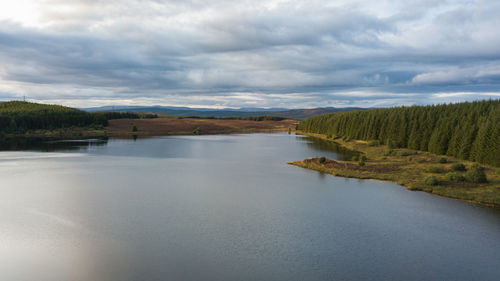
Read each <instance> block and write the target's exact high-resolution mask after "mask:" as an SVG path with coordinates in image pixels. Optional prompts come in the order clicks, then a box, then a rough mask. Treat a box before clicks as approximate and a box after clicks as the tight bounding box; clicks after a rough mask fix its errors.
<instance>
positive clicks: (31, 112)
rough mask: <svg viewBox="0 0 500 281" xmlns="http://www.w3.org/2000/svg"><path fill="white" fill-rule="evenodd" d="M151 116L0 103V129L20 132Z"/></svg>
mask: <svg viewBox="0 0 500 281" xmlns="http://www.w3.org/2000/svg"><path fill="white" fill-rule="evenodd" d="M142 115H143V116H142ZM141 117H143V118H154V117H157V116H156V115H154V116H153V115H150V114H149V115H148V114H141V115H139V114H136V113H130V112H95V113H89V112H85V111H82V110H78V109H75V108H71V107H65V106H60V105H48V104H38V103H30V102H23V101H10V102H2V103H0V132H7V133H13V132H23V131H26V130H33V129H55V128H68V127H73V126H74V127H85V126H90V125H101V126H106V125H107V124H108V120H110V119H120V118H133V119H136V118H141Z"/></svg>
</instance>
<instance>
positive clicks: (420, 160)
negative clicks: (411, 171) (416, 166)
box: [417, 158, 425, 163]
mask: <svg viewBox="0 0 500 281" xmlns="http://www.w3.org/2000/svg"><path fill="white" fill-rule="evenodd" d="M417 162H418V163H424V162H425V159H424V158H419V159H418V160H417Z"/></svg>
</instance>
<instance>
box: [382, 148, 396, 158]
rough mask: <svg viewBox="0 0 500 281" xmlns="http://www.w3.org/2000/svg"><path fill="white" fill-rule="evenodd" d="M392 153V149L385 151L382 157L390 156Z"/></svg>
mask: <svg viewBox="0 0 500 281" xmlns="http://www.w3.org/2000/svg"><path fill="white" fill-rule="evenodd" d="M393 152H394V151H393V150H392V149H387V150H386V151H385V153H384V156H389V155H392V153H393Z"/></svg>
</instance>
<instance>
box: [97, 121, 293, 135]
mask: <svg viewBox="0 0 500 281" xmlns="http://www.w3.org/2000/svg"><path fill="white" fill-rule="evenodd" d="M296 124H297V121H295V120H281V121H254V120H240V119H202V118H157V119H117V120H110V121H109V126H108V127H106V132H107V134H108V135H109V136H113V137H115V136H116V137H118V136H127V135H128V136H131V135H137V136H168V135H193V134H194V135H206V134H231V133H255V132H277V131H287V130H289V128H290V129H291V128H294V127H295V125H296Z"/></svg>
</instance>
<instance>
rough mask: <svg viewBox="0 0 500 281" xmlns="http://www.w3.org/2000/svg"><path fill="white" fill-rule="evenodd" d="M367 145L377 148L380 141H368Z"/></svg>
mask: <svg viewBox="0 0 500 281" xmlns="http://www.w3.org/2000/svg"><path fill="white" fill-rule="evenodd" d="M368 145H369V146H378V145H380V141H378V140H370V141H368Z"/></svg>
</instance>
